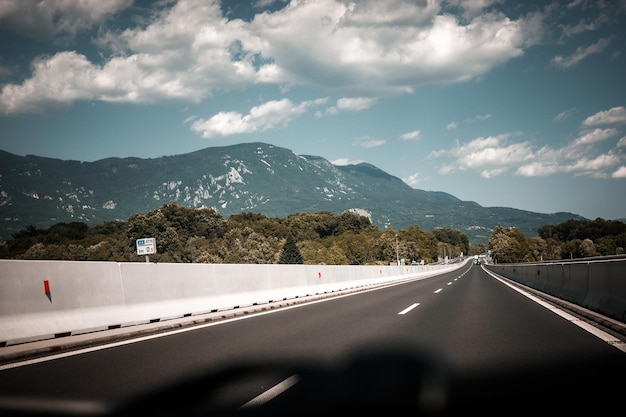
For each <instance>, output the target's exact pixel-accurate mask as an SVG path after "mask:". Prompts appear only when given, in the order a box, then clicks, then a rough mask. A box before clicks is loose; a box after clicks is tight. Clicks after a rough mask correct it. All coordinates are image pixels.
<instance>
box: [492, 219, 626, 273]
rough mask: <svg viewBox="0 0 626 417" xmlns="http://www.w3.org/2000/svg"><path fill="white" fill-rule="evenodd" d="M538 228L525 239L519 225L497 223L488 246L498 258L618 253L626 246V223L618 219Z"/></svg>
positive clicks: (574, 221)
mask: <svg viewBox="0 0 626 417" xmlns="http://www.w3.org/2000/svg"><path fill="white" fill-rule="evenodd" d="M537 232H538V233H537V236H535V237H533V238H530V239H526V238H525V237H524V236H523V234H522V233H521V232H520V231H519V230H517V229H504V228H502V227H501V226H498V227H497V228H496V230H495V231H494V232H493V233H492V235H491V237H490V238H489V243H488V248H489V249H491V251H492V256H493V257H494V258H495V259H496V260H497V261H498V262H525V261H548V260H559V259H573V258H586V257H591V256H607V255H618V254H622V253H624V247H626V223H624V222H620V221H617V220H603V219H600V218H598V219H596V220H578V219H571V220H567V221H565V222H563V223H559V224H556V225H546V226H543V227H541V228H540V229H538V231H537Z"/></svg>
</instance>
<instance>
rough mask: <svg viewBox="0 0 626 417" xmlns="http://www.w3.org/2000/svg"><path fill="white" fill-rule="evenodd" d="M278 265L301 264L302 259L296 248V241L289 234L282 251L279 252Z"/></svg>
mask: <svg viewBox="0 0 626 417" xmlns="http://www.w3.org/2000/svg"><path fill="white" fill-rule="evenodd" d="M278 263H279V264H303V263H304V258H302V254H301V253H300V250H298V247H297V246H296V241H295V240H294V238H293V236H291V234H289V235H288V236H287V239H285V244H284V245H283V249H282V250H281V251H280V257H279V258H278Z"/></svg>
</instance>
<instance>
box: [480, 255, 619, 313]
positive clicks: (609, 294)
mask: <svg viewBox="0 0 626 417" xmlns="http://www.w3.org/2000/svg"><path fill="white" fill-rule="evenodd" d="M486 268H488V269H489V270H491V271H493V272H495V273H497V274H499V275H502V276H504V277H506V278H509V279H511V280H513V281H516V282H519V283H521V284H524V285H526V286H528V287H531V288H534V289H536V290H539V291H542V292H545V293H546V294H550V295H552V296H555V297H558V298H560V299H562V300H566V301H569V302H571V303H574V304H577V305H579V306H582V307H585V308H588V309H590V310H593V311H595V312H597V313H600V314H603V315H605V316H608V317H611V318H613V319H616V320H619V321H621V322H624V323H626V258H624V257H619V258H614V259H598V260H593V259H589V260H581V261H573V262H569V261H564V262H546V263H527V264H488V265H486Z"/></svg>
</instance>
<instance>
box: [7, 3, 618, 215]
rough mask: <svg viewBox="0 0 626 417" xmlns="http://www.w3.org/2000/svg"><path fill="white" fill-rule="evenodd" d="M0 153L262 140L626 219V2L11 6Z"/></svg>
mask: <svg viewBox="0 0 626 417" xmlns="http://www.w3.org/2000/svg"><path fill="white" fill-rule="evenodd" d="M0 37H1V39H0V45H2V46H1V47H0V88H1V91H0V149H2V150H4V151H8V152H11V153H14V154H18V155H25V154H33V155H39V156H46V157H52V158H60V159H73V160H80V161H95V160H99V159H103V158H108V157H131V156H133V157H141V158H156V157H160V156H164V155H175V154H182V153H187V152H191V151H194V150H198V149H202V148H206V147H214V146H226V145H232V144H237V143H243V142H257V141H261V142H266V143H270V144H273V145H276V146H281V147H285V148H288V149H291V150H293V151H294V152H295V153H296V154H300V155H302V154H305V155H317V156H321V157H324V158H326V159H328V160H329V161H331V162H333V163H335V164H346V163H357V162H368V163H371V164H373V165H375V166H377V167H379V168H380V169H382V170H384V171H386V172H388V173H389V174H392V175H394V176H397V177H399V178H402V179H403V180H404V181H405V182H406V183H407V184H409V185H410V186H412V187H414V188H418V189H424V190H431V191H444V192H447V193H450V194H453V195H455V196H456V197H458V198H460V199H463V200H471V201H476V202H477V203H479V204H481V205H483V206H486V207H491V206H506V207H514V208H518V209H524V210H530V211H535V212H541V213H553V212H558V211H568V212H573V213H576V214H580V215H582V216H585V217H587V218H590V219H595V218H597V217H601V218H604V219H617V218H626V0H614V1H609V0H606V1H602V0H588V1H587V0H568V1H523V2H521V1H504V0H502V1H499V0H449V1H435V0H423V1H415V0H414V1H402V0H397V1H396V0H393V1H386V0H382V1H381V0H372V1H356V2H350V1H343V0H319V1H305V0H302V1H291V2H286V1H281V0H274V1H272V0H258V1H254V2H249V1H223V2H218V1H206V0H205V1H199V0H198V1H185V0H179V1H159V2H150V1H134V2H133V1H132V0H107V1H93V2H89V1H87V2H84V1H79V0H75V1H72V0H63V1H61V0H58V1H57V0H46V1H36V0H3V1H1V2H0Z"/></svg>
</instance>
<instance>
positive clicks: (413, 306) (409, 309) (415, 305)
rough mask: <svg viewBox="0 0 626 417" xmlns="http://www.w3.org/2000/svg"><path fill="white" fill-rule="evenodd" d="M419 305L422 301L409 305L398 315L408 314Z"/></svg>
mask: <svg viewBox="0 0 626 417" xmlns="http://www.w3.org/2000/svg"><path fill="white" fill-rule="evenodd" d="M418 305H420V303H415V304H411V305H410V306H408V307H407V308H405V309H404V310H402V311H401V312H399V313H398V315H400V314H406V313H408V312H409V311H411V310H413V309H414V308H415V307H417V306H418Z"/></svg>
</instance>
